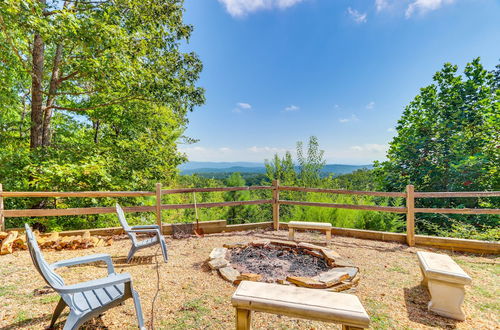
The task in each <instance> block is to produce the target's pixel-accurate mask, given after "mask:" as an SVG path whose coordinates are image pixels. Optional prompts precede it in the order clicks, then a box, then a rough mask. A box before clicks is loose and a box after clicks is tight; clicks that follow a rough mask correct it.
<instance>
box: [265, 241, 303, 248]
mask: <svg viewBox="0 0 500 330" xmlns="http://www.w3.org/2000/svg"><path fill="white" fill-rule="evenodd" d="M271 244H273V245H278V246H287V247H291V248H296V247H297V243H295V242H293V241H281V240H272V241H271Z"/></svg>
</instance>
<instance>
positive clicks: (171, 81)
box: [0, 0, 204, 229]
mask: <svg viewBox="0 0 500 330" xmlns="http://www.w3.org/2000/svg"><path fill="white" fill-rule="evenodd" d="M182 4H183V1H180V0H162V1H156V0H154V1H149V2H148V4H147V5H144V2H142V1H138V0H131V1H129V0H117V1H52V0H48V1H46V3H45V2H42V1H38V0H27V1H18V0H6V1H2V2H0V28H1V29H0V58H1V59H2V61H1V64H0V80H1V81H2V86H0V104H1V106H0V107H1V108H0V141H1V143H0V164H1V166H0V182H1V183H2V184H3V186H4V189H5V190H11V191H89V190H90V191H93V190H152V189H153V187H154V184H155V182H162V183H164V184H165V185H171V184H173V183H174V181H175V179H176V177H177V173H178V170H177V166H178V165H179V164H180V163H182V162H183V161H185V156H184V155H183V154H181V153H180V152H178V150H177V144H178V143H179V141H185V142H189V141H190V140H189V139H187V138H185V137H184V136H183V135H182V134H183V131H184V129H185V126H186V124H187V117H186V115H187V113H188V112H189V111H191V110H192V109H193V108H194V107H195V106H197V105H200V104H202V103H203V102H204V96H203V93H204V91H203V89H201V88H199V87H197V86H196V85H195V83H196V81H197V79H198V76H199V73H200V71H201V69H202V64H201V62H200V61H199V59H198V58H197V56H196V54H194V53H182V52H181V51H180V44H181V42H185V41H187V40H188V38H189V36H190V33H191V31H192V27H191V26H189V25H185V24H184V23H183V21H182V19H183V11H184V9H183V8H182ZM37 36H39V37H40V38H41V40H42V43H43V47H41V48H39V49H38V51H39V52H40V54H41V55H42V62H43V68H42V74H41V75H40V76H36V74H35V73H36V70H35V69H36V68H35V67H36V65H35V63H34V62H33V61H34V58H33V56H32V55H31V54H32V52H33V51H34V50H33V49H34V48H33V47H34V46H33V43H34V41H33V40H34V38H36V37H37ZM58 51H60V53H58ZM58 54H59V55H60V56H61V61H60V62H58V61H57V56H58ZM36 81H39V82H40V84H41V87H40V88H41V91H40V93H41V97H42V100H41V101H42V102H41V108H40V109H39V110H41V111H42V112H43V118H42V119H43V121H44V123H43V126H44V127H43V129H44V130H45V131H48V132H49V133H50V134H49V138H50V139H49V141H47V143H46V144H43V146H42V147H36V146H35V147H33V145H32V144H31V143H30V139H31V140H32V139H33V138H34V137H36V134H35V133H34V131H33V127H35V126H37V125H39V124H40V125H41V124H42V123H41V122H40V123H38V122H36V121H34V119H33V118H34V114H36V112H37V111H38V110H36V107H35V106H34V104H32V101H33V97H34V90H33V88H32V84H33V83H34V82H36ZM45 122H46V123H45ZM40 132H41V131H40ZM114 201H115V200H112V199H58V200H55V199H29V200H28V199H12V198H10V199H7V200H6V207H7V208H11V209H12V208H44V207H89V206H108V205H112V204H113V203H114ZM121 202H123V203H125V205H127V204H128V203H135V204H144V205H151V200H148V199H135V200H124V201H121ZM115 218H116V217H112V216H106V215H105V216H89V217H80V218H77V219H75V217H59V218H57V219H55V218H47V219H33V221H37V222H43V224H44V225H45V226H47V227H48V228H50V229H63V228H65V229H69V228H88V227H89V226H94V227H95V226H105V225H109V224H111V223H113V224H114V223H115V221H116V219H115ZM146 218H147V217H146ZM146 218H140V217H139V218H135V220H134V221H139V222H141V221H147V219H146ZM25 220H27V219H19V218H9V219H8V221H7V226H9V227H19V226H20V225H21V224H22V222H24V221H25ZM28 221H31V219H28Z"/></svg>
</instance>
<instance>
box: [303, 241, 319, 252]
mask: <svg viewBox="0 0 500 330" xmlns="http://www.w3.org/2000/svg"><path fill="white" fill-rule="evenodd" d="M298 247H299V248H303V249H308V250H313V251H320V252H321V250H323V249H324V247H323V246H319V245H314V244H310V243H304V242H300V243H299V244H298Z"/></svg>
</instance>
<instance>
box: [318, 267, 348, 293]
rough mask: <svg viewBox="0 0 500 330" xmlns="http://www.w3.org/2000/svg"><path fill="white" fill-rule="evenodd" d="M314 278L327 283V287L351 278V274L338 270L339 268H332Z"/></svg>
mask: <svg viewBox="0 0 500 330" xmlns="http://www.w3.org/2000/svg"><path fill="white" fill-rule="evenodd" d="M313 278H314V279H315V280H318V281H320V282H323V283H325V285H326V287H327V288H329V287H331V286H334V285H335V284H338V283H340V282H342V281H345V280H347V279H349V274H348V273H347V272H342V271H338V270H337V269H331V270H329V271H327V272H324V273H322V274H320V275H318V276H315V277H313Z"/></svg>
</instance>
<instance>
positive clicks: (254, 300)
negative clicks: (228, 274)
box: [231, 281, 370, 330]
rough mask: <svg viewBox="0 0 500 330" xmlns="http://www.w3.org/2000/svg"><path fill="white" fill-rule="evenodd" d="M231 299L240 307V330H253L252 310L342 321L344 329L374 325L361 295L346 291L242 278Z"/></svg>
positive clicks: (238, 321) (238, 319)
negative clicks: (332, 290) (361, 299)
mask: <svg viewBox="0 0 500 330" xmlns="http://www.w3.org/2000/svg"><path fill="white" fill-rule="evenodd" d="M231 302H232V304H233V306H234V307H235V308H236V329H237V330H247V329H250V323H251V313H252V311H255V312H265V313H271V314H278V315H286V316H291V317H298V318H303V319H309V320H316V321H324V322H334V323H339V324H342V329H344V330H354V329H363V328H368V327H369V325H370V317H369V316H368V314H366V312H365V309H364V308H363V305H361V302H360V301H359V299H358V297H356V296H354V295H351V294H346V293H336V292H328V291H322V290H317V289H307V288H299V287H295V286H286V285H280V284H271V283H263V282H250V281H242V282H241V283H240V285H239V286H238V289H236V292H235V293H234V295H233V297H232V299H231Z"/></svg>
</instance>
